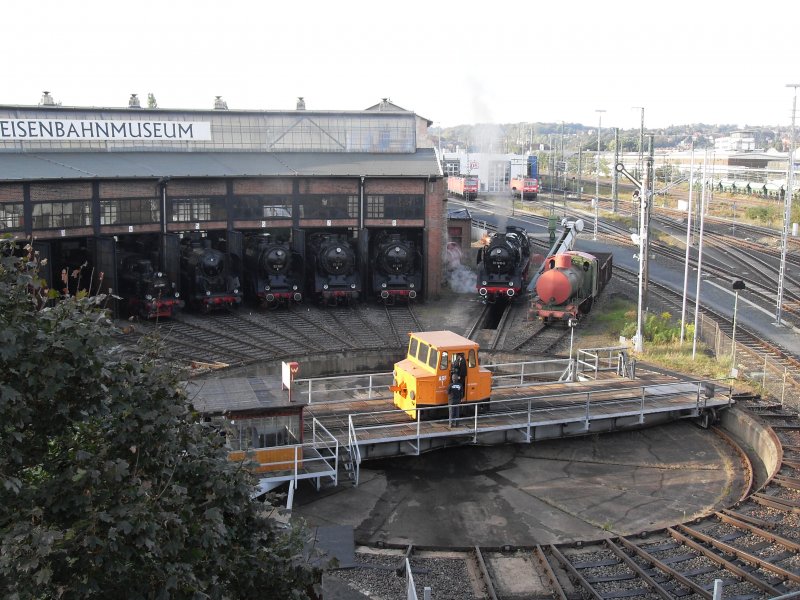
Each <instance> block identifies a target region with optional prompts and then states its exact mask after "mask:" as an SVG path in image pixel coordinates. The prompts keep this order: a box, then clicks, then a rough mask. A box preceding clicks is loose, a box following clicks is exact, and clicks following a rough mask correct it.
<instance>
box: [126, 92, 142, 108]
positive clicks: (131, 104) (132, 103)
mask: <svg viewBox="0 0 800 600" xmlns="http://www.w3.org/2000/svg"><path fill="white" fill-rule="evenodd" d="M128 108H142V105H141V103H140V102H139V96H137V95H136V94H131V97H130V98H129V99H128Z"/></svg>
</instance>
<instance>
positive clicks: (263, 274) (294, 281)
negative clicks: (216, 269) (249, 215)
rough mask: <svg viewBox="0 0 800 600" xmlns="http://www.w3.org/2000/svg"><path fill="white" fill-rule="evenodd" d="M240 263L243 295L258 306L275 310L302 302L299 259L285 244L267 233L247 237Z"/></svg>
mask: <svg viewBox="0 0 800 600" xmlns="http://www.w3.org/2000/svg"><path fill="white" fill-rule="evenodd" d="M243 263H244V289H245V293H246V295H247V296H249V297H250V298H252V299H254V300H256V301H257V302H258V303H259V304H262V305H264V306H267V307H269V308H275V307H277V306H280V305H285V304H287V303H289V302H292V301H293V302H300V301H301V300H302V299H303V291H302V286H303V275H302V260H301V259H300V258H299V257H298V256H296V255H295V253H293V252H292V249H291V246H290V244H289V242H288V241H278V240H273V238H272V236H271V235H270V234H266V235H257V236H251V237H248V238H246V239H245V243H244V257H243Z"/></svg>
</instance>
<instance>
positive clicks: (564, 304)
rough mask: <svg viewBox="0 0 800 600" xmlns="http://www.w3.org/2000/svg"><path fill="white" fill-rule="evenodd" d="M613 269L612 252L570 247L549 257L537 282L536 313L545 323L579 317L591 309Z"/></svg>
mask: <svg viewBox="0 0 800 600" xmlns="http://www.w3.org/2000/svg"><path fill="white" fill-rule="evenodd" d="M611 271H612V255H611V254H610V253H597V254H588V253H585V252H578V251H575V250H570V251H568V252H562V253H560V254H555V255H553V256H549V257H547V258H546V259H545V270H544V271H543V272H542V274H541V276H540V277H539V279H538V281H537V282H536V295H537V298H536V300H535V303H534V308H533V310H534V312H535V315H536V316H537V317H538V318H539V319H541V320H542V321H545V322H550V321H564V322H567V321H569V320H570V319H579V318H580V317H582V316H583V315H585V314H587V313H588V312H589V311H590V310H591V309H592V306H593V304H594V301H595V300H596V299H597V297H598V295H599V294H600V292H601V291H602V290H603V288H604V287H605V286H606V284H607V283H608V281H609V280H610V279H611Z"/></svg>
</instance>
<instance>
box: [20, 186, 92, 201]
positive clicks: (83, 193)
mask: <svg viewBox="0 0 800 600" xmlns="http://www.w3.org/2000/svg"><path fill="white" fill-rule="evenodd" d="M91 199H92V184H91V183H89V182H79V183H32V184H31V200H32V201H34V202H36V201H47V200H51V201H56V200H91Z"/></svg>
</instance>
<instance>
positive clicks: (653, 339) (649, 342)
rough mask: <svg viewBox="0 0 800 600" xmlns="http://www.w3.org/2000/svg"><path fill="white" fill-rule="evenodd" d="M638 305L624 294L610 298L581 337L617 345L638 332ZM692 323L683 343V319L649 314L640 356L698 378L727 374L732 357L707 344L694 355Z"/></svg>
mask: <svg viewBox="0 0 800 600" xmlns="http://www.w3.org/2000/svg"><path fill="white" fill-rule="evenodd" d="M636 308H637V307H636V304H635V303H634V302H632V301H631V300H630V299H628V298H626V297H622V296H614V297H612V298H610V299H609V300H608V301H607V302H606V303H605V304H604V305H603V306H602V308H601V309H600V310H598V311H597V312H594V311H593V312H592V317H591V321H590V323H591V325H590V326H589V327H587V328H586V329H585V330H584V331H582V332H581V336H580V337H581V338H591V339H592V346H593V347H594V346H597V345H598V339H597V338H598V337H599V336H601V337H602V339H604V340H607V342H606V343H608V345H616V344H617V343H618V342H619V338H620V336H624V337H626V338H628V339H630V338H632V337H633V336H634V335H635V333H636ZM692 336H693V328H692V325H687V327H686V331H685V334H684V342H683V344H682V345H681V343H680V322H679V321H678V322H677V323H676V322H675V320H674V319H673V317H672V315H671V314H670V313H666V312H665V313H648V314H647V315H646V318H645V321H644V352H643V353H642V354H641V356H639V357H638V358H639V359H640V360H643V361H644V362H647V363H651V364H653V365H657V366H660V367H663V368H665V369H669V370H672V371H678V372H681V373H685V374H687V375H693V376H696V377H698V378H707V379H717V378H723V377H727V376H728V374H729V373H730V369H731V365H730V359H729V357H724V358H719V359H718V358H716V357H714V356H713V355H712V353H711V352H710V351H709V350H708V348H706V346H705V345H704V344H700V343H698V345H697V351H696V352H695V356H694V359H693V358H692Z"/></svg>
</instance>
